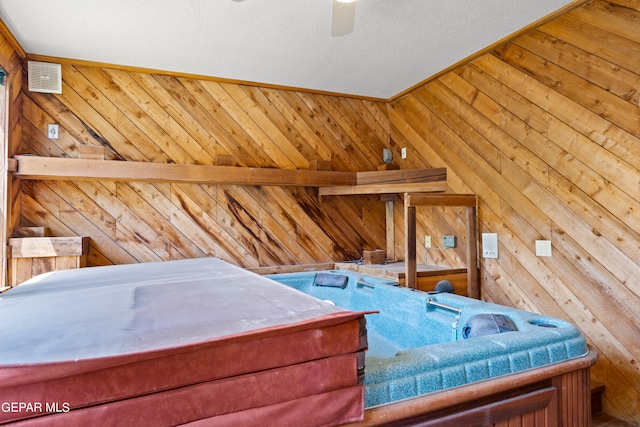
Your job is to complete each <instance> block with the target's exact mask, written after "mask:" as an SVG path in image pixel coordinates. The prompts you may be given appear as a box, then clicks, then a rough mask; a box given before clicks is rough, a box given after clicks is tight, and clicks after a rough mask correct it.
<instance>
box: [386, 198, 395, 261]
mask: <svg viewBox="0 0 640 427" xmlns="http://www.w3.org/2000/svg"><path fill="white" fill-rule="evenodd" d="M384 203H385V223H386V244H387V259H390V260H393V261H395V260H396V236H395V232H394V231H395V219H394V217H393V207H394V206H393V205H394V204H395V202H394V200H385V201H384Z"/></svg>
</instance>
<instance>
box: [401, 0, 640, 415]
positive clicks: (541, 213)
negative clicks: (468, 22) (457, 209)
mask: <svg viewBox="0 0 640 427" xmlns="http://www.w3.org/2000/svg"><path fill="white" fill-rule="evenodd" d="M639 58H640V1H637V0H615V1H601V0H594V1H593V2H591V3H590V4H588V5H585V6H582V7H580V8H579V9H576V10H574V11H572V12H570V13H569V14H567V15H565V16H562V17H560V18H557V19H555V20H554V21H552V22H551V23H548V24H546V25H544V26H542V27H540V28H539V29H538V30H536V31H532V32H530V33H527V34H526V35H524V36H521V37H519V38H517V39H516V40H514V41H513V42H512V43H509V44H507V45H506V46H504V47H502V48H500V49H497V50H496V51H495V52H492V53H491V54H487V55H484V56H482V57H480V58H478V59H477V60H475V61H473V62H472V63H470V64H468V65H466V66H463V67H461V68H459V69H457V70H455V71H454V72H451V73H449V74H447V75H445V76H443V77H441V78H439V79H437V80H436V81H433V82H430V83H428V84H426V85H424V86H423V87H420V88H418V89H416V90H414V91H413V92H411V93H410V94H407V95H406V96H404V97H402V98H400V99H398V100H396V101H394V102H392V103H391V109H390V113H389V114H390V122H391V138H392V140H393V143H394V148H395V149H396V150H397V149H399V148H400V147H403V146H407V147H408V148H409V153H410V156H409V159H408V160H407V161H406V162H404V163H403V164H402V166H403V167H407V168H412V167H425V166H446V167H448V180H449V185H450V186H451V187H452V189H453V190H454V191H456V192H461V193H462V192H465V193H466V192H470V193H476V194H477V195H478V196H479V199H480V206H479V228H480V232H493V233H498V238H499V259H497V260H492V259H484V260H482V262H481V275H482V278H481V283H482V285H481V290H482V296H483V298H484V299H487V300H491V301H495V302H498V303H501V304H506V305H515V306H518V307H522V308H525V309H529V310H533V311H536V312H542V313H547V314H550V315H553V316H559V317H562V318H566V319H570V320H571V321H573V322H574V323H575V324H577V325H578V326H579V327H580V329H581V330H582V331H583V332H584V333H585V334H586V335H587V337H588V339H589V341H590V343H591V345H593V346H594V347H595V348H596V349H597V350H598V352H599V353H600V361H599V362H598V364H597V366H596V367H595V368H594V369H593V371H592V372H593V377H594V378H595V379H597V380H599V381H601V382H603V383H605V385H606V392H605V402H604V407H605V410H606V411H607V412H609V413H612V414H616V415H618V416H619V417H621V418H624V419H626V420H629V421H631V422H634V423H640V103H639V97H638V96H639V95H638V92H639V91H640V61H639ZM411 153H414V155H411ZM429 215H432V214H429ZM433 217H434V218H433V222H434V223H435V224H436V226H437V227H440V225H441V224H446V223H450V224H451V223H452V224H455V223H456V222H458V221H459V219H458V218H459V217H458V215H456V214H455V213H443V214H437V215H434V216H433ZM428 223H429V221H426V222H425V224H428ZM425 226H426V227H428V225H425ZM427 232H429V231H428V230H427ZM537 239H544V240H551V242H552V248H553V256H552V257H537V256H536V255H535V250H534V242H535V240H537Z"/></svg>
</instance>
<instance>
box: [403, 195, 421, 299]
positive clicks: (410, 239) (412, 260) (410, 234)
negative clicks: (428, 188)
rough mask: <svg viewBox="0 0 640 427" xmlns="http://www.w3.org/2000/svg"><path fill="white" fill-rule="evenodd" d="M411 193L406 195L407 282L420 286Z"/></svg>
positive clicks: (413, 286) (407, 283)
mask: <svg viewBox="0 0 640 427" xmlns="http://www.w3.org/2000/svg"><path fill="white" fill-rule="evenodd" d="M409 197H410V195H409V193H405V195H404V247H405V251H404V264H405V276H404V277H405V284H406V286H407V287H409V288H414V289H415V288H417V286H418V265H417V261H416V208H415V206H411V204H410V200H409Z"/></svg>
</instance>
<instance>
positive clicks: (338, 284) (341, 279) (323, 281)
mask: <svg viewBox="0 0 640 427" xmlns="http://www.w3.org/2000/svg"><path fill="white" fill-rule="evenodd" d="M348 281H349V277H348V276H345V275H342V274H334V273H318V274H316V278H315V279H314V281H313V286H329V287H332V288H342V289H344V288H346V287H347V282H348Z"/></svg>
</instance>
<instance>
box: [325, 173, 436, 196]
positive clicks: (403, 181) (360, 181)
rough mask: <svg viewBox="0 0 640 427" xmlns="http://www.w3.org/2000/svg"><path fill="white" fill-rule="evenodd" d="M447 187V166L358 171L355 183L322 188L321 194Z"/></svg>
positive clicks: (381, 192) (424, 191) (387, 191)
mask: <svg viewBox="0 0 640 427" xmlns="http://www.w3.org/2000/svg"><path fill="white" fill-rule="evenodd" d="M446 189H447V170H446V168H428V169H400V170H386V171H369V172H356V183H355V185H346V186H345V185H342V186H331V187H323V188H320V190H319V194H320V195H321V196H343V195H354V194H391V193H430V192H441V191H446Z"/></svg>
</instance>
